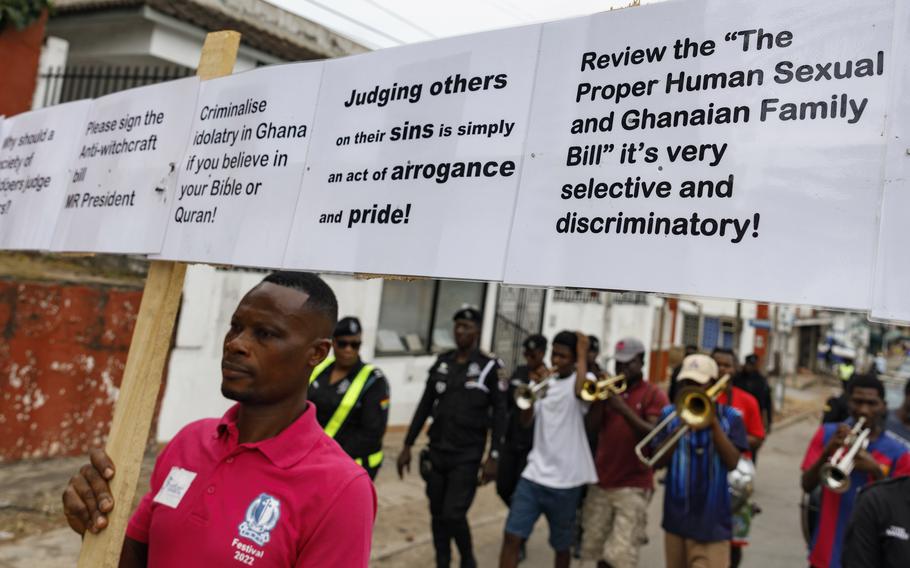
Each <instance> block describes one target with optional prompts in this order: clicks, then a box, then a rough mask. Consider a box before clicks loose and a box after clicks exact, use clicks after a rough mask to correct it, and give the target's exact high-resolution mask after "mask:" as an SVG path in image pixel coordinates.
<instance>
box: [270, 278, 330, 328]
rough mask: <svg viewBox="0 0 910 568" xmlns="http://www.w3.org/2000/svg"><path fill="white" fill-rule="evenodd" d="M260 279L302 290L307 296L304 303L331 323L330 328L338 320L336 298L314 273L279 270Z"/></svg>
mask: <svg viewBox="0 0 910 568" xmlns="http://www.w3.org/2000/svg"><path fill="white" fill-rule="evenodd" d="M262 281H263V282H268V283H270V284H275V285H277V286H284V287H285V288H292V289H294V290H299V291H301V292H303V293H304V294H306V295H307V296H309V298H308V299H307V301H306V304H305V305H306V307H307V309H308V310H312V311H314V312H316V313H318V314H321V315H323V316H325V317H326V318H327V319H328V320H329V321H330V322H331V324H332V325H331V329H334V328H335V324H336V322H337V321H338V300H337V299H336V298H335V292H332V289H331V288H330V287H329V285H328V284H326V283H325V280H323V279H322V278H320V277H319V276H317V275H316V274H312V273H310V272H291V271H288V270H280V271H278V272H272V273H271V274H269V275H268V276H266V277H265V278H263V279H262Z"/></svg>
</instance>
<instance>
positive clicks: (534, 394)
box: [515, 375, 553, 410]
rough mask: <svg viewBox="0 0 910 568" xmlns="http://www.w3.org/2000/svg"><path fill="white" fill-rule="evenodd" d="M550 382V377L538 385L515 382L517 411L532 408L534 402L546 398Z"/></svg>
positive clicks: (551, 378)
mask: <svg viewBox="0 0 910 568" xmlns="http://www.w3.org/2000/svg"><path fill="white" fill-rule="evenodd" d="M552 380H553V376H552V375H551V376H549V377H547V378H546V379H544V380H542V381H540V382H539V383H535V382H531V383H523V382H520V381H519V382H516V383H515V406H517V407H518V409H519V410H527V409H529V408H531V407H532V406H534V403H535V402H537V401H538V400H540V399H542V398H543V397H545V396H547V388H548V387H549V386H550V381H552Z"/></svg>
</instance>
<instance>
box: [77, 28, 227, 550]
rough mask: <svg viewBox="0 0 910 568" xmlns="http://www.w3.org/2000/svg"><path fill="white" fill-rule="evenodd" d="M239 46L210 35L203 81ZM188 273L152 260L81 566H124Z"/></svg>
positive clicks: (223, 71)
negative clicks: (103, 494) (104, 499)
mask: <svg viewBox="0 0 910 568" xmlns="http://www.w3.org/2000/svg"><path fill="white" fill-rule="evenodd" d="M239 47H240V34H239V33H237V32H232V31H222V32H214V33H210V34H208V35H207V36H206V38H205V44H204V45H203V47H202V55H201V56H200V58H199V68H198V71H197V75H198V76H199V78H200V79H202V80H205V79H213V78H215V77H222V76H225V75H230V74H231V72H232V71H233V69H234V63H235V62H236V60H237V50H238V49H239ZM185 273H186V265H185V264H183V263H180V262H162V261H153V262H152V263H151V264H150V265H149V273H148V277H147V279H146V282H145V291H144V292H143V293H142V303H141V304H140V305H139V315H138V317H137V319H136V327H135V329H134V331H133V339H132V341H131V342H130V350H129V354H128V356H127V361H126V369H125V370H124V372H123V382H122V383H121V385H120V395H119V397H118V399H117V405H116V407H115V408H114V420H113V422H112V423H111V432H110V436H109V437H108V441H107V447H106V451H107V453H108V455H110V457H111V459H112V460H113V462H114V465H115V466H116V468H117V473H116V475H115V476H114V479H113V480H112V482H111V492H112V493H113V496H114V503H115V506H114V510H113V511H112V512H111V514H110V515H109V516H108V527H107V528H106V529H105V530H103V531H101V533H100V534H98V535H94V534H91V533H88V532H87V533H85V540H84V541H83V543H82V551H81V554H80V556H79V568H117V565H118V564H119V563H120V550H121V548H122V546H123V538H124V535H125V534H126V525H127V522H128V521H129V517H130V514H131V512H132V505H133V498H134V497H135V494H136V483H137V482H138V480H139V471H140V469H141V466H142V456H143V453H144V452H145V446H146V443H147V441H148V438H149V430H150V429H151V425H152V418H153V416H152V415H153V414H154V412H155V401H156V399H157V398H158V391H159V390H160V388H161V377H162V375H163V372H164V366H165V365H166V364H167V356H168V352H169V350H170V345H171V337H172V335H173V331H174V322H175V320H176V318H177V310H178V308H179V307H180V295H181V293H182V292H183V277H184V275H185Z"/></svg>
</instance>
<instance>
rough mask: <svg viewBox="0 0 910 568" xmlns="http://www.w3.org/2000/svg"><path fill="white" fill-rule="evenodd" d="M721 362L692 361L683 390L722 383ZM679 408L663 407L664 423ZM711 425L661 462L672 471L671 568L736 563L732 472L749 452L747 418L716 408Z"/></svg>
mask: <svg viewBox="0 0 910 568" xmlns="http://www.w3.org/2000/svg"><path fill="white" fill-rule="evenodd" d="M717 374H718V372H717V364H716V363H715V362H714V360H713V359H711V358H710V357H708V356H707V355H700V354H696V355H690V356H688V357H686V359H685V360H684V361H683V364H682V370H681V371H680V373H679V377H678V380H679V386H680V388H681V389H683V388H686V387H694V388H699V389H702V390H706V389H707V388H709V387H710V386H711V385H713V384H714V383H715V382H717V379H718V377H717ZM674 410H675V406H674V405H669V406H666V407H665V408H664V409H663V412H662V415H661V420H663V419H664V418H666V417H667V416H669V415H670V413H671V412H673V411H674ZM715 410H716V412H714V418H713V419H712V421H711V425H710V426H708V427H706V428H704V429H702V430H697V431H696V430H690V431H689V432H687V433H686V434H685V435H683V436H682V437H681V438H680V439H679V441H678V442H677V443H676V446H675V448H674V449H673V450H672V451H670V452H667V454H665V455H664V457H663V458H662V459H661V460H660V461H659V462H658V463H657V467H668V470H667V476H666V480H665V482H666V489H665V491H664V519H663V525H662V526H663V529H664V531H665V533H666V536H665V546H664V548H665V552H666V557H667V568H688V567H692V566H704V567H707V568H715V567H717V568H726V567H727V566H728V565H729V563H730V539H731V537H732V518H733V517H732V513H731V504H730V491H729V487H728V485H727V472H728V471H730V470H732V469H734V468H735V467H736V464H737V462H738V461H739V457H740V453H741V452H743V451H745V450H748V449H749V444H748V441H747V439H746V429H745V425H744V424H743V420H742V416H741V415H740V413H739V411H737V410H736V409H734V408H732V407H730V406H727V405H724V404H716V405H715ZM681 424H682V423H681V421H680V420H679V419H678V418H677V419H675V420H673V421H671V423H670V426H669V427H668V428H667V429H666V430H664V431H663V432H661V434H660V435H658V436H657V437H656V438H655V440H654V444H655V447H656V446H658V445H660V444H661V443H662V442H663V441H664V440H665V439H666V438H667V436H668V435H669V434H671V433H672V432H673V431H675V430H676V428H678V427H680V426H681Z"/></svg>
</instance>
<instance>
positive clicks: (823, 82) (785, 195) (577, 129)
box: [505, 0, 895, 309]
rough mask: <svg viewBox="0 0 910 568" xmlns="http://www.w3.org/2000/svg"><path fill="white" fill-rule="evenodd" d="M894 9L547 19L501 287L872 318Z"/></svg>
mask: <svg viewBox="0 0 910 568" xmlns="http://www.w3.org/2000/svg"><path fill="white" fill-rule="evenodd" d="M893 8H894V2H893V0H872V1H870V2H864V3H863V4H862V6H858V5H857V4H856V3H855V2H851V1H847V0H832V1H829V2H825V3H823V5H820V4H819V3H818V2H815V1H809V0H798V1H795V2H787V3H783V2H744V1H736V2H730V1H727V0H692V1H688V2H668V3H666V4H656V5H649V6H645V7H642V8H636V9H629V10H620V11H617V12H610V13H603V14H597V15H594V16H591V17H588V18H579V19H575V20H568V21H562V22H555V23H552V24H547V25H545V26H544V31H543V35H542V39H541V49H540V61H539V68H538V72H537V81H536V85H535V94H534V100H533V103H532V111H531V113H532V120H531V128H530V131H529V135H528V143H527V147H526V150H525V153H526V159H525V166H524V170H523V172H522V184H521V188H520V191H519V197H518V206H517V211H516V214H515V220H514V224H513V230H512V236H511V239H510V250H509V254H508V264H507V268H506V275H505V280H506V282H508V283H512V284H525V285H561V286H567V285H568V286H580V287H590V288H615V289H622V290H645V291H660V292H668V293H688V294H697V295H702V296H719V297H739V298H750V299H760V300H771V301H777V302H791V303H802V304H817V305H825V306H837V307H843V308H859V309H863V308H867V307H868V305H869V294H870V289H871V275H872V266H873V259H874V255H875V250H876V240H877V235H878V232H877V215H878V210H879V201H880V198H881V187H882V163H883V162H882V160H883V141H882V131H883V128H884V125H885V113H886V104H887V102H888V97H887V87H888V81H889V76H890V75H891V74H892V73H894V65H895V61H894V59H893V54H892V53H891V44H892V21H891V19H892V16H893Z"/></svg>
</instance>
